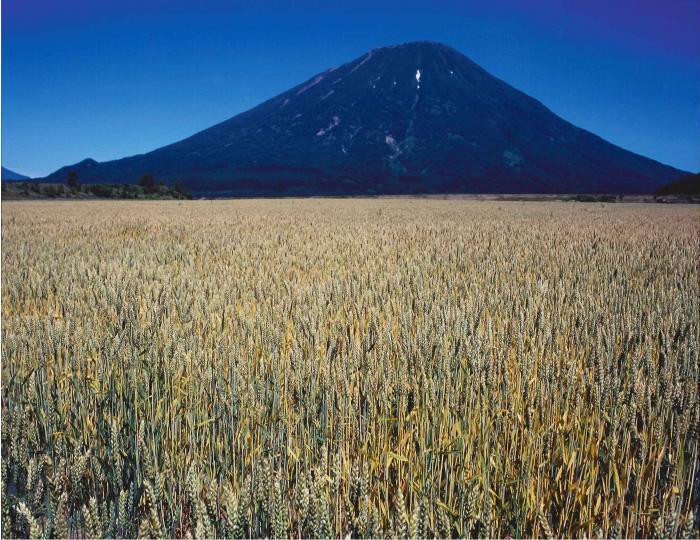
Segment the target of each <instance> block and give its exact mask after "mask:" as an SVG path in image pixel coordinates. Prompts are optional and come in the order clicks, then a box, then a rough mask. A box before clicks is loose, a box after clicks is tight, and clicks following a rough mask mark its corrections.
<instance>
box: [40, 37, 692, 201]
mask: <svg viewBox="0 0 700 540" xmlns="http://www.w3.org/2000/svg"><path fill="white" fill-rule="evenodd" d="M69 170H75V171H76V172H77V173H78V176H79V179H80V181H81V182H83V183H95V182H121V183H133V182H136V181H137V179H138V178H139V177H140V176H141V175H143V174H146V173H150V174H153V175H155V176H156V178H157V179H158V180H165V181H169V182H173V181H176V180H181V181H184V183H185V185H186V186H187V187H188V188H190V189H191V190H193V191H194V192H195V193H205V192H206V193H209V194H212V193H216V194H220V195H227V196H252V195H361V194H374V193H376V194H380V193H386V194H398V193H406V194H410V193H652V192H654V190H656V189H657V188H659V187H660V186H662V185H664V184H666V183H667V182H669V181H671V180H674V179H676V178H678V177H679V176H681V175H682V174H683V171H680V170H678V169H675V168H673V167H670V166H667V165H663V164H661V163H658V162H656V161H654V160H651V159H648V158H645V157H643V156H640V155H637V154H634V153H632V152H629V151H627V150H624V149H622V148H620V147H618V146H615V145H613V144H610V143H608V142H606V141H605V140H603V139H601V138H600V137H598V136H596V135H594V134H592V133H590V132H587V131H585V130H583V129H580V128H577V127H576V126H574V125H572V124H570V123H569V122H566V121H565V120H563V119H561V118H560V117H558V116H556V115H555V114H554V113H552V112H551V111H550V110H549V109H547V108H546V107H545V106H544V105H542V103H540V102H539V101H537V100H536V99H534V98H532V97H529V96H527V95H526V94H524V93H523V92H520V91H519V90H517V89H515V88H513V87H512V86H510V85H508V84H507V83H505V82H503V81H501V80H499V79H497V78H495V77H493V76H492V75H490V74H489V73H488V72H487V71H485V70H484V69H482V68H481V67H479V66H478V65H477V64H475V63H474V62H472V61H471V60H469V59H468V58H467V57H466V56H464V55H462V54H461V53H459V52H458V51H456V50H455V49H452V48H450V47H448V46H445V45H441V44H438V43H432V42H417V43H409V44H405V45H397V46H391V47H384V48H381V49H374V50H372V51H370V52H368V53H367V54H365V55H363V56H361V57H360V58H357V59H355V60H353V61H352V62H349V63H347V64H344V65H342V66H340V67H338V68H332V69H329V70H326V71H324V72H322V73H319V74H318V75H316V76H314V77H312V78H311V79H309V80H307V81H305V82H304V83H301V84H300V85H298V86H296V87H294V88H292V89H290V90H288V91H287V92H284V93H282V94H280V95H278V96H276V97H273V98H272V99H269V100H267V101H265V102H264V103H262V104H260V105H258V106H257V107H254V108H253V109H250V110H248V111H246V112H243V113H241V114H239V115H237V116H234V117H233V118H230V119H228V120H226V121H224V122H221V123H220V124H217V125H215V126H212V127H210V128H208V129H205V130H203V131H201V132H199V133H197V134H195V135H192V136H191V137H188V138H186V139H184V140H182V141H179V142H176V143H174V144H170V145H168V146H164V147H162V148H159V149H156V150H154V151H152V152H148V153H146V154H141V155H136V156H131V157H127V158H123V159H118V160H114V161H108V162H104V163H98V162H96V161H94V160H84V161H82V162H80V163H77V164H75V165H71V166H68V167H63V168H62V169H59V170H58V171H56V172H55V173H53V174H51V175H49V176H48V177H47V180H49V181H61V179H63V178H65V176H66V175H67V173H68V171H69Z"/></svg>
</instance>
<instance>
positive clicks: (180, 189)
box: [173, 180, 192, 199]
mask: <svg viewBox="0 0 700 540" xmlns="http://www.w3.org/2000/svg"><path fill="white" fill-rule="evenodd" d="M173 191H175V193H177V194H178V195H180V196H181V197H184V198H185V199H191V198H192V194H191V193H190V192H189V191H188V190H187V188H186V187H185V184H184V183H183V181H182V180H178V181H177V182H175V184H173Z"/></svg>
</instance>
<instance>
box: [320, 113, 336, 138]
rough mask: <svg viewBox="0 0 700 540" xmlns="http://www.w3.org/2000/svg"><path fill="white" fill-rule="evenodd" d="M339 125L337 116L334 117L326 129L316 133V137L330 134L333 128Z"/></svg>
mask: <svg viewBox="0 0 700 540" xmlns="http://www.w3.org/2000/svg"><path fill="white" fill-rule="evenodd" d="M338 124H340V118H339V117H337V116H334V117H333V118H331V121H330V124H328V127H325V128H321V129H319V130H318V131H317V132H316V137H323V136H324V135H325V134H326V133H328V132H330V131H331V130H332V129H333V128H334V127H335V126H337V125H338Z"/></svg>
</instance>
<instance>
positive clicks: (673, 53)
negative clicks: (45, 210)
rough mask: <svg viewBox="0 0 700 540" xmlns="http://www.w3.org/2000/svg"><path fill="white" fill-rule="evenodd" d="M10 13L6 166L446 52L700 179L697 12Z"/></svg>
mask: <svg viewBox="0 0 700 540" xmlns="http://www.w3.org/2000/svg"><path fill="white" fill-rule="evenodd" d="M662 4H663V3H662V2H658V1H651V0H637V1H617V2H616V1H612V0H611V1H610V2H603V1H599V0H588V1H583V0H570V1H554V0H540V1H533V2H528V3H526V2H516V1H514V0H507V1H505V0H504V1H498V0H491V1H479V2H454V1H452V2H444V1H443V2H441V1H435V0H434V1H431V2H420V3H419V2H414V1H412V0H404V1H401V2H399V1H396V2H394V1H386V2H380V1H376V2H367V1H365V0H357V1H354V2H329V1H326V2H322V1H309V0H298V1H294V2H292V1H288V2H283V1H264V0H258V1H228V2H224V1H223V0H199V1H184V0H170V1H167V2H166V1H165V0H151V1H142V2H136V1H134V0H121V1H116V0H102V1H100V0H91V1H87V0H62V1H61V2H57V1H55V0H51V1H49V0H3V2H2V10H3V12H2V163H3V165H4V166H6V167H9V168H11V169H13V170H16V171H18V172H21V173H24V174H29V175H32V176H43V175H45V174H48V173H50V172H52V171H54V170H55V169H57V168H59V167H61V166H63V165H66V164H70V163H75V162H77V161H80V160H82V159H84V158H86V157H92V158H94V159H97V160H98V161H103V160H108V159H115V158H119V157H124V156H127V155H133V154H137V153H143V152H147V151H149V150H152V149H154V148H157V147H159V146H162V145H165V144H169V143H171V142H175V141H176V140H179V139H182V138H184V137H186V136H188V135H191V134H193V133H194V132H196V131H198V130H200V129H203V128H206V127H208V126H210V125H212V124H214V123H217V122H220V121H222V120H224V119H226V118H229V117H231V116H233V115H235V114H237V113H239V112H242V111H244V110H246V109H248V108H250V107H252V106H254V105H256V104H258V103H259V102H261V101H263V100H265V99H267V98H269V97H272V96H274V95H276V94H278V93H280V92H282V91H284V90H286V89H288V88H289V87H291V86H293V85H295V84H298V83H299V82H301V81H303V80H305V79H307V78H309V77H310V76H312V75H313V74H315V73H317V72H319V71H322V70H325V69H326V68H328V67H330V66H334V65H339V64H342V63H345V62H347V61H349V60H352V59H353V58H355V57H357V56H359V55H361V54H363V53H364V52H365V51H366V50H368V49H371V48H374V47H379V46H383V45H389V44H393V43H402V42H407V41H415V40H424V39H429V40H434V41H441V42H444V43H446V44H448V45H451V46H453V47H455V48H457V49H459V50H460V51H461V52H463V53H464V54H466V55H467V56H469V57H470V58H471V59H472V60H474V61H475V62H477V63H478V64H480V65H481V66H482V67H484V68H485V69H487V70H488V71H490V72H491V73H493V74H494V75H496V76H497V77H500V78H501V79H503V80H505V81H507V82H508V83H510V84H512V85H513V86H515V87H517V88H519V89H521V90H523V91H524V92H526V93H528V94H530V95H532V96H533V97H535V98H537V99H539V100H540V101H542V102H543V103H544V104H545V105H546V106H548V107H549V108H550V109H552V110H553V111H554V112H555V113H557V114H559V115H560V116H562V117H563V118H565V119H566V120H569V121H570V122H572V123H574V124H576V125H578V126H580V127H583V128H586V129H588V130H590V131H593V132H594V133H596V134H598V135H600V136H602V137H604V138H606V139H608V140H609V141H611V142H613V143H615V144H618V145H620V146H622V147H624V148H627V149H630V150H633V151H635V152H638V153H641V154H643V155H646V156H649V157H652V158H654V159H657V160H659V161H662V162H664V163H668V164H670V165H674V166H676V167H679V168H683V169H686V170H693V171H698V170H700V40H699V39H697V35H698V34H697V28H700V2H698V0H676V1H673V0H667V2H665V4H666V5H662Z"/></svg>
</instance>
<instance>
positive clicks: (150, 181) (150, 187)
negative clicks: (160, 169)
mask: <svg viewBox="0 0 700 540" xmlns="http://www.w3.org/2000/svg"><path fill="white" fill-rule="evenodd" d="M139 186H141V187H142V188H144V189H145V190H146V192H148V193H153V191H154V190H155V187H156V181H155V179H154V178H153V175H152V174H144V175H143V176H142V177H141V179H140V180H139Z"/></svg>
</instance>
